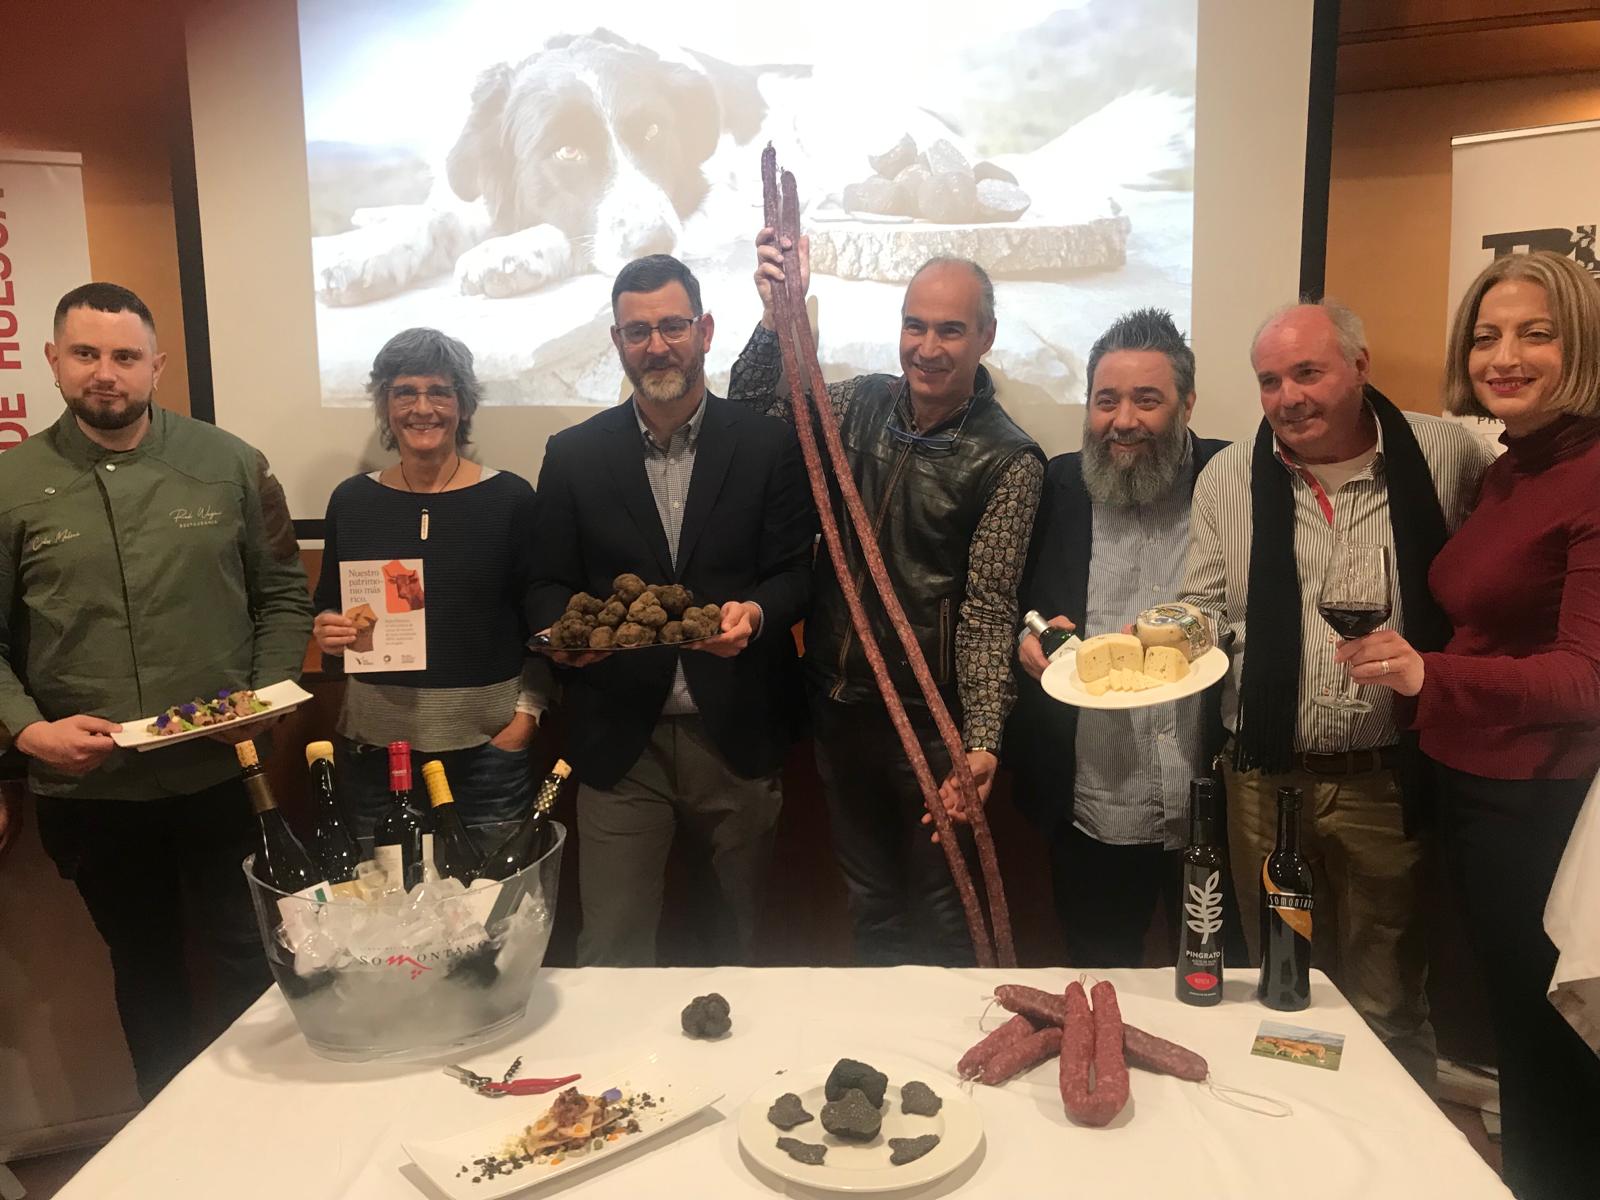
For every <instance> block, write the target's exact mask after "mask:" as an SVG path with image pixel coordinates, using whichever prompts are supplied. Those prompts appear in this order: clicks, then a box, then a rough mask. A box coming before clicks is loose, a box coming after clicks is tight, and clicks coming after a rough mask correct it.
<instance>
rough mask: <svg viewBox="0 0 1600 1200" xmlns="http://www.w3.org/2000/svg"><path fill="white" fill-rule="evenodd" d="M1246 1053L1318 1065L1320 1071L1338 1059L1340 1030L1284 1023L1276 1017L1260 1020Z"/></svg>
mask: <svg viewBox="0 0 1600 1200" xmlns="http://www.w3.org/2000/svg"><path fill="white" fill-rule="evenodd" d="M1250 1053H1251V1054H1259V1055H1260V1056H1261V1057H1262V1058H1277V1059H1282V1060H1283V1061H1285V1062H1292V1063H1300V1064H1302V1065H1304V1066H1307V1067H1321V1068H1322V1069H1323V1070H1324V1071H1337V1070H1338V1069H1339V1060H1340V1059H1341V1058H1343V1057H1344V1034H1342V1033H1329V1032H1327V1031H1326V1030H1324V1029H1307V1028H1305V1027H1304V1026H1302V1025H1285V1024H1283V1023H1282V1022H1280V1021H1263V1022H1261V1028H1260V1029H1258V1030H1256V1040H1255V1045H1253V1046H1252V1047H1251V1048H1250Z"/></svg>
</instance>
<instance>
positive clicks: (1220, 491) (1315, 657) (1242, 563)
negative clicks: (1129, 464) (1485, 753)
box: [1183, 412, 1493, 753]
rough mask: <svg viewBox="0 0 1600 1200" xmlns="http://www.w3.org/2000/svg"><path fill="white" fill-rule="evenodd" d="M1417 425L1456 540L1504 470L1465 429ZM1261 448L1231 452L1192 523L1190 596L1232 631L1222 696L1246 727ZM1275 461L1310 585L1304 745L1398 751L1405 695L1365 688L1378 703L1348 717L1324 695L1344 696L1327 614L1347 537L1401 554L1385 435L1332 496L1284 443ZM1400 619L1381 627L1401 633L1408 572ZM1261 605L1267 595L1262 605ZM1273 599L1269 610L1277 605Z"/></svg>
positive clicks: (1226, 713) (1201, 490)
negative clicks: (1290, 500) (1322, 604)
mask: <svg viewBox="0 0 1600 1200" xmlns="http://www.w3.org/2000/svg"><path fill="white" fill-rule="evenodd" d="M1405 418H1406V421H1407V422H1408V423H1409V424H1410V426H1411V432H1412V434H1413V435H1415V437H1416V439H1417V445H1418V446H1420V447H1421V449H1422V455H1423V457H1424V458H1425V459H1426V460H1427V463H1428V469H1429V471H1430V472H1431V473H1432V475H1433V485H1434V491H1435V492H1436V494H1437V495H1438V497H1439V506H1440V507H1441V508H1442V509H1443V510H1444V520H1445V527H1446V529H1447V530H1448V531H1449V532H1450V533H1454V532H1455V531H1456V529H1457V528H1459V527H1460V525H1461V523H1462V521H1464V520H1466V517H1467V514H1468V512H1470V511H1471V508H1472V505H1473V503H1474V502H1475V500H1476V499H1477V495H1478V485H1479V482H1480V481H1481V480H1482V478H1483V473H1484V472H1485V471H1486V470H1488V468H1489V464H1490V463H1491V462H1492V461H1493V455H1492V454H1491V453H1490V451H1489V449H1488V447H1486V446H1485V445H1484V444H1483V443H1482V442H1481V441H1479V440H1478V439H1477V438H1476V437H1474V436H1473V435H1472V434H1471V433H1469V432H1468V431H1467V430H1466V429H1465V428H1463V427H1462V426H1460V425H1456V424H1453V423H1452V422H1449V421H1444V420H1441V419H1439V418H1438V417H1429V416H1424V415H1422V414H1420V413H1410V412H1408V413H1406V414H1405ZM1254 442H1255V439H1254V438H1246V439H1245V440H1243V441H1239V442H1235V443H1234V444H1233V445H1232V446H1230V447H1228V448H1227V449H1226V450H1223V451H1222V452H1221V453H1219V454H1218V455H1217V456H1216V457H1215V458H1213V459H1212V460H1211V462H1210V463H1209V464H1207V466H1206V469H1205V470H1204V471H1202V472H1201V473H1200V478H1199V480H1198V481H1197V482H1196V483H1195V489H1194V511H1193V513H1192V514H1191V516H1190V520H1189V529H1190V540H1189V563H1188V570H1187V574H1186V576H1185V579H1184V585H1183V590H1184V597H1183V598H1184V599H1185V600H1187V601H1189V602H1190V603H1191V604H1194V605H1196V606H1197V607H1199V608H1200V609H1201V610H1202V611H1203V612H1205V613H1206V615H1207V616H1209V617H1210V618H1211V620H1212V622H1213V624H1214V626H1215V627H1216V628H1217V629H1218V630H1220V631H1221V633H1222V637H1223V639H1224V644H1227V643H1226V640H1225V639H1227V638H1228V637H1229V636H1230V635H1231V637H1232V643H1231V645H1229V646H1228V650H1229V653H1230V654H1231V656H1232V659H1233V662H1232V666H1231V669H1230V671H1229V674H1228V680H1227V685H1226V687H1225V688H1224V689H1223V695H1222V719H1223V723H1224V724H1226V725H1227V727H1228V728H1229V729H1230V730H1234V731H1237V729H1238V713H1239V683H1240V680H1241V678H1242V677H1243V673H1244V649H1245V634H1246V622H1245V617H1246V609H1247V601H1248V597H1247V596H1246V591H1247V589H1248V585H1249V580H1250V542H1251V494H1250V476H1251V462H1252V458H1253V456H1254V453H1255V445H1254ZM1273 452H1274V454H1275V455H1276V457H1277V460H1278V462H1279V464H1281V466H1282V467H1283V469H1284V470H1286V471H1288V472H1289V474H1290V481H1291V486H1292V488H1293V492H1294V507H1295V515H1294V557H1295V564H1296V567H1297V574H1298V575H1299V579H1300V645H1301V658H1300V700H1299V714H1298V716H1297V718H1296V721H1295V736H1294V748H1295V749H1296V750H1298V751H1311V752H1314V753H1332V752H1337V751H1342V750H1367V749H1372V748H1373V747H1377V746H1387V745H1390V744H1392V743H1393V742H1394V741H1395V739H1396V737H1397V736H1398V731H1397V729H1396V727H1395V720H1394V693H1393V692H1392V691H1390V690H1389V689H1388V688H1385V687H1364V688H1361V689H1360V696H1361V698H1362V699H1363V700H1366V701H1368V702H1370V703H1371V705H1372V711H1371V712H1369V713H1355V714H1348V715H1347V714H1345V713H1341V712H1337V711H1335V710H1332V709H1328V708H1323V707H1321V706H1320V705H1318V704H1316V703H1315V700H1316V697H1318V696H1321V695H1331V694H1335V693H1337V692H1339V691H1341V690H1342V689H1343V688H1344V685H1345V673H1344V668H1343V667H1341V666H1339V665H1337V664H1336V663H1335V662H1334V661H1333V652H1334V649H1335V648H1336V645H1337V643H1336V640H1335V638H1334V635H1333V631H1332V630H1331V629H1329V628H1328V625H1327V624H1326V622H1324V621H1323V619H1322V616H1321V614H1320V613H1318V612H1317V593H1318V591H1319V590H1320V589H1321V586H1322V577H1323V574H1324V573H1325V572H1326V571H1327V568H1328V562H1329V559H1330V558H1332V555H1333V546H1334V543H1335V541H1336V540H1343V541H1349V542H1358V543H1367V544H1370V545H1378V546H1387V547H1388V548H1389V553H1390V556H1391V562H1392V561H1393V555H1394V529H1393V527H1392V526H1391V524H1390V522H1389V499H1388V487H1387V485H1386V483H1385V480H1384V454H1383V431H1382V429H1381V427H1380V428H1379V430H1378V446H1377V455H1376V457H1375V458H1374V459H1373V461H1372V462H1371V463H1369V464H1368V465H1366V466H1365V467H1363V468H1361V469H1360V470H1358V471H1357V472H1356V473H1355V474H1354V475H1353V476H1352V477H1351V478H1350V479H1348V480H1347V481H1346V482H1345V483H1344V484H1343V485H1342V486H1340V487H1339V488H1338V490H1336V491H1335V492H1334V493H1333V494H1332V495H1328V494H1327V493H1325V492H1324V491H1323V489H1322V487H1321V485H1320V484H1318V483H1317V482H1316V480H1315V478H1314V477H1313V476H1311V474H1310V473H1309V472H1308V471H1307V470H1306V469H1305V468H1304V467H1301V466H1299V465H1298V464H1296V463H1295V462H1294V460H1293V458H1292V456H1288V455H1287V454H1286V452H1285V450H1284V449H1283V447H1282V446H1281V445H1279V444H1278V443H1277V440H1276V439H1274V442H1273ZM1392 577H1393V583H1392V585H1391V593H1392V594H1391V596H1390V603H1391V605H1392V608H1391V611H1390V616H1389V620H1388V621H1386V622H1384V624H1383V625H1382V627H1381V628H1384V629H1400V628H1401V627H1402V626H1403V623H1404V620H1405V614H1404V613H1403V612H1402V611H1401V604H1400V587H1399V577H1398V572H1395V573H1393V576H1392ZM1257 599H1258V602H1261V601H1262V600H1263V598H1261V597H1258V598H1257ZM1274 600H1275V598H1274V597H1266V598H1265V599H1264V602H1265V603H1269V604H1270V603H1273V602H1274Z"/></svg>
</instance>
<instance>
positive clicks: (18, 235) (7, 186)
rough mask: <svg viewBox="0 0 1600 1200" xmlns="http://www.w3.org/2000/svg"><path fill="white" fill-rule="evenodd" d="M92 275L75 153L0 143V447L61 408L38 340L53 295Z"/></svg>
mask: <svg viewBox="0 0 1600 1200" xmlns="http://www.w3.org/2000/svg"><path fill="white" fill-rule="evenodd" d="M91 278H93V276H92V275H91V274H90V273H89V234H88V230H87V227H86V223H85V221H84V215H83V160H82V158H81V157H80V156H79V155H77V154H72V153H65V152H56V151H41V150H0V452H4V451H6V450H10V449H12V448H14V447H16V446H19V445H21V444H22V443H23V442H24V441H25V440H27V439H28V438H30V437H32V436H34V435H35V434H37V433H40V432H42V431H43V430H45V429H48V428H49V427H50V425H51V424H52V423H54V421H55V420H56V418H57V417H59V416H60V415H61V408H62V404H61V394H60V393H59V392H57V391H56V389H55V385H54V380H52V378H51V376H50V366H49V364H48V363H47V362H46V361H45V357H44V344H45V343H46V342H48V341H50V339H51V334H52V328H51V326H52V322H53V320H54V318H55V309H56V302H57V301H58V300H60V299H61V297H62V296H63V295H64V294H65V293H67V292H68V291H70V290H71V289H73V288H75V287H77V286H78V285H79V284H81V283H87V282H88V281H89V280H90V279H91Z"/></svg>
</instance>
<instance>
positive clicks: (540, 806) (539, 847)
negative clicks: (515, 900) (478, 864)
mask: <svg viewBox="0 0 1600 1200" xmlns="http://www.w3.org/2000/svg"><path fill="white" fill-rule="evenodd" d="M571 774H572V768H571V767H569V766H567V764H566V762H565V761H564V760H562V761H558V762H557V763H556V765H555V766H553V767H551V768H550V774H548V775H546V776H545V777H544V780H543V781H542V782H541V783H540V784H539V790H538V791H537V792H536V793H535V794H534V797H533V807H532V808H530V809H529V810H528V815H527V816H526V817H524V818H523V819H522V824H521V825H518V826H517V828H516V829H515V830H513V831H512V834H511V836H510V837H508V838H506V840H505V841H503V842H501V843H500V845H498V846H496V847H495V848H494V850H492V851H490V853H489V854H488V855H486V856H485V858H484V864H483V877H484V878H485V879H510V878H511V877H512V876H513V875H515V874H516V873H517V872H518V871H521V870H524V869H525V868H527V867H528V866H530V865H531V864H533V863H535V862H537V861H538V860H539V859H540V858H541V857H542V856H543V855H544V853H545V851H546V850H548V849H549V848H550V810H551V809H553V808H554V807H555V805H556V800H557V799H558V798H559V797H560V795H561V786H562V784H564V783H566V781H567V776H569V775H571Z"/></svg>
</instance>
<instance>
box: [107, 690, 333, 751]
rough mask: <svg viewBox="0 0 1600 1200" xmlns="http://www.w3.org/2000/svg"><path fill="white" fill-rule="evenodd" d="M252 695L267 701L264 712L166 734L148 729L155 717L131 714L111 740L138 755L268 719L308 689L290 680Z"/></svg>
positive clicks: (305, 695) (299, 700)
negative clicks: (164, 735)
mask: <svg viewBox="0 0 1600 1200" xmlns="http://www.w3.org/2000/svg"><path fill="white" fill-rule="evenodd" d="M256 695H257V696H260V697H261V699H263V700H265V701H267V702H268V703H270V704H271V705H272V707H271V708H269V709H267V710H266V711H265V712H258V713H257V714H256V715H255V716H253V717H240V718H239V719H238V720H237V721H225V722H223V723H222V724H221V725H203V726H201V727H200V728H199V729H190V730H188V731H186V732H184V733H174V734H169V735H168V736H166V737H162V736H161V735H160V734H156V733H150V732H149V726H150V724H151V722H153V721H154V720H155V719H156V718H155V716H149V717H134V718H133V719H131V720H128V721H123V722H122V732H120V733H113V734H112V735H111V740H112V741H113V742H115V743H116V744H117V745H119V746H123V747H126V748H128V749H132V750H137V751H139V752H140V753H141V754H142V753H143V752H144V751H146V750H156V749H159V748H160V747H162V746H175V745H177V744H178V743H179V742H187V741H188V740H189V739H190V738H198V737H209V736H210V735H211V734H213V733H216V732H217V730H219V729H238V728H239V727H240V726H241V725H255V724H258V723H260V722H262V721H266V720H270V719H271V718H273V717H275V716H277V715H278V714H279V713H285V712H288V711H289V710H290V709H291V708H295V707H296V706H298V705H301V704H304V703H305V702H306V701H307V700H309V699H311V693H310V692H308V691H306V690H305V688H303V687H301V686H300V685H299V684H298V683H295V682H294V681H293V680H290V679H285V680H284V681H283V682H282V683H274V684H272V685H271V686H270V687H264V688H257V689H256ZM193 699H194V697H193V696H190V697H189V699H188V700H177V701H174V703H176V704H187V703H188V702H189V700H193ZM157 715H159V714H157Z"/></svg>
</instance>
